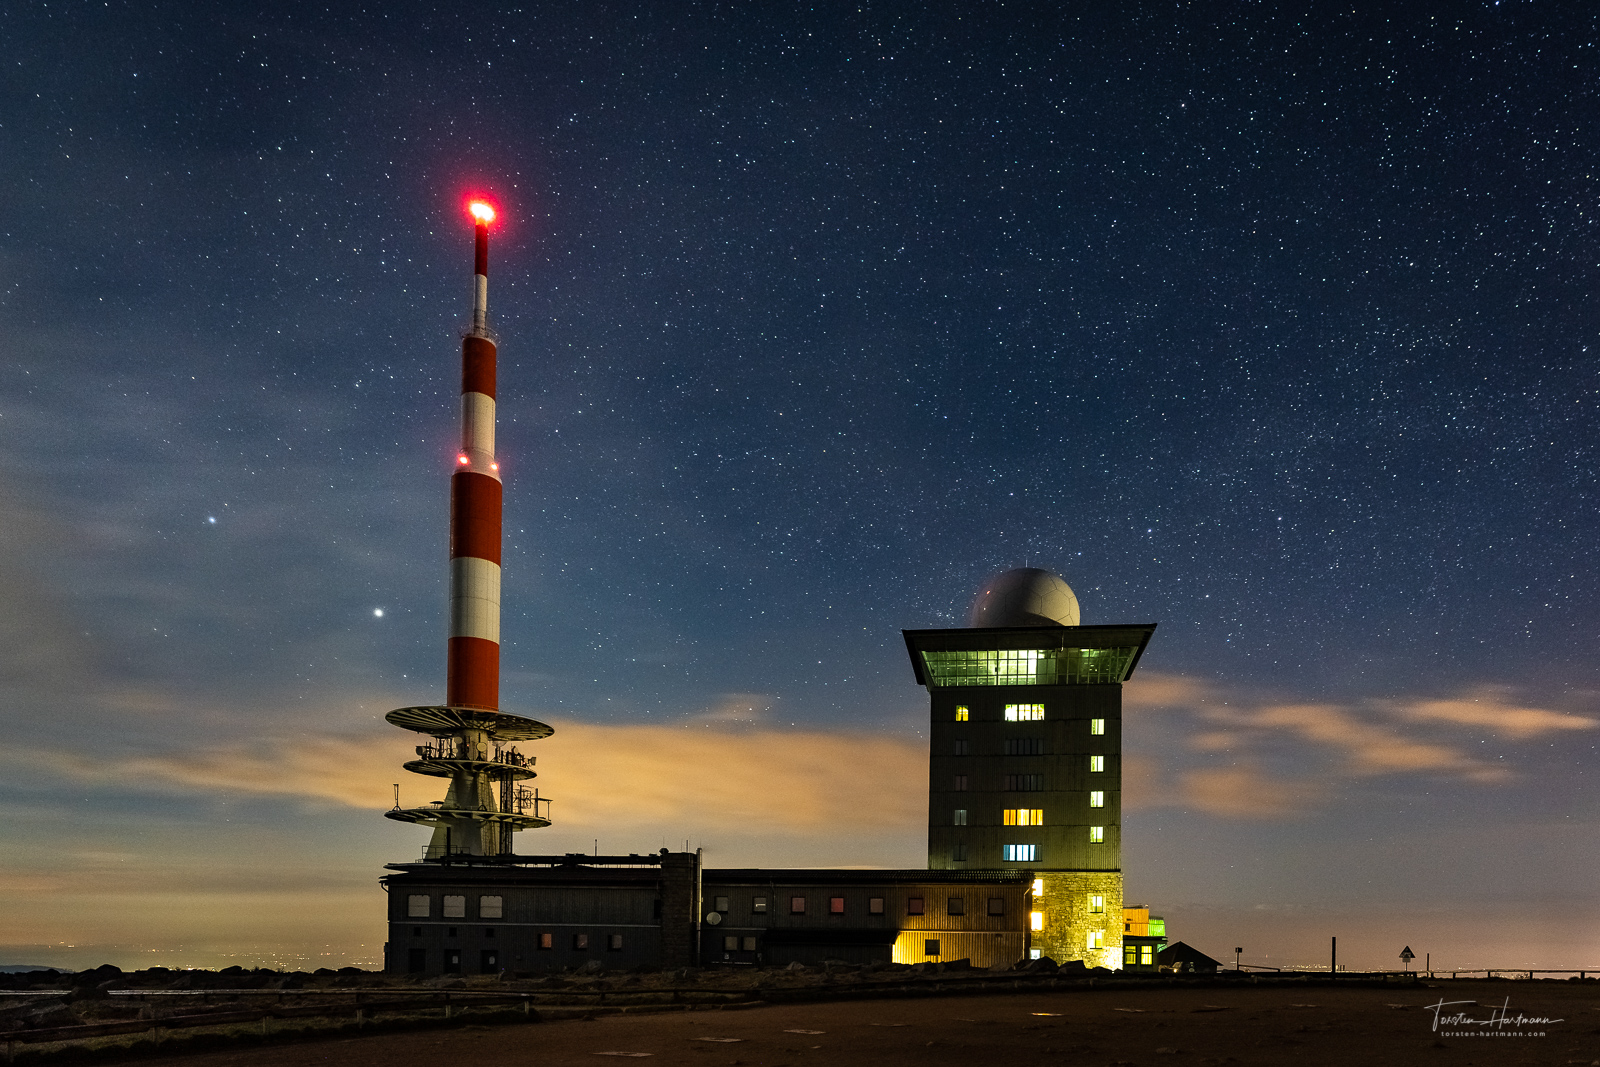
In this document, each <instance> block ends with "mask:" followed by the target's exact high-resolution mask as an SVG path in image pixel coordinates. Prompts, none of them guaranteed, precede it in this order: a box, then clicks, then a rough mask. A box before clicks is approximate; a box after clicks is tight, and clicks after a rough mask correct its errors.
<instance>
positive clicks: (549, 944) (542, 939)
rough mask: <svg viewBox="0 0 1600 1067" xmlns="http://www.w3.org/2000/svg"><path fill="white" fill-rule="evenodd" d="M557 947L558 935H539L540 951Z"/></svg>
mask: <svg viewBox="0 0 1600 1067" xmlns="http://www.w3.org/2000/svg"><path fill="white" fill-rule="evenodd" d="M555 947H556V935H555V934H540V935H539V948H540V949H547V948H555Z"/></svg>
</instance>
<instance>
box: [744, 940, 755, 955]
mask: <svg viewBox="0 0 1600 1067" xmlns="http://www.w3.org/2000/svg"><path fill="white" fill-rule="evenodd" d="M744 950H745V951H746V952H754V951H755V950H756V939H755V938H753V937H747V938H745V939H744Z"/></svg>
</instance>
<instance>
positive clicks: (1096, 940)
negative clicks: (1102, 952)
mask: <svg viewBox="0 0 1600 1067" xmlns="http://www.w3.org/2000/svg"><path fill="white" fill-rule="evenodd" d="M1105 938H1106V935H1105V934H1103V933H1101V932H1100V931H1099V930H1090V931H1089V947H1090V948H1105V947H1106V946H1105Z"/></svg>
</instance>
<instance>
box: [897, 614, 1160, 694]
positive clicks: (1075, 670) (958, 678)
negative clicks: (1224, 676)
mask: <svg viewBox="0 0 1600 1067" xmlns="http://www.w3.org/2000/svg"><path fill="white" fill-rule="evenodd" d="M1155 631H1156V624H1155V623H1153V622H1150V623H1132V624H1127V625H1121V626H1004V627H963V628H955V629H942V630H902V631H901V633H903V634H904V635H905V639H906V651H907V652H908V653H909V654H910V656H911V670H912V672H913V673H914V674H915V675H916V679H917V684H918V685H922V686H927V687H929V688H946V687H956V688H960V687H967V686H980V685H981V686H992V685H1114V684H1120V683H1122V682H1125V681H1127V680H1128V678H1129V677H1130V676H1131V675H1132V674H1133V670H1134V668H1135V667H1137V666H1138V664H1139V659H1140V658H1141V657H1142V656H1143V655H1144V650H1145V646H1146V645H1148V644H1149V643H1150V637H1151V635H1152V634H1154V633H1155Z"/></svg>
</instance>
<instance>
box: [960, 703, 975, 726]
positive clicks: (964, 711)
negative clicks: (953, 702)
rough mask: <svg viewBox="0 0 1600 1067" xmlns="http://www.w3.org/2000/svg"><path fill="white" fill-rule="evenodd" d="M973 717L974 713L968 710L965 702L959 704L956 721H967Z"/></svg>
mask: <svg viewBox="0 0 1600 1067" xmlns="http://www.w3.org/2000/svg"><path fill="white" fill-rule="evenodd" d="M971 717H972V713H971V712H969V711H968V710H967V708H966V705H965V704H962V705H959V706H958V707H957V708H956V722H966V721H967V720H968V719H969V718H971Z"/></svg>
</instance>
